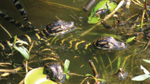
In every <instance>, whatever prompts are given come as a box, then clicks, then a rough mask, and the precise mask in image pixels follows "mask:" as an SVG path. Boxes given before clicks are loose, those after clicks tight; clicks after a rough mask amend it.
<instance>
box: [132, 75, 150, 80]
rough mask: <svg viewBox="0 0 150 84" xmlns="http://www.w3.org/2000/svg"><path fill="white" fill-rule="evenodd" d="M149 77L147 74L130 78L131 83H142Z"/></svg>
mask: <svg viewBox="0 0 150 84" xmlns="http://www.w3.org/2000/svg"><path fill="white" fill-rule="evenodd" d="M149 77H150V75H148V74H143V75H138V76H135V77H133V78H132V80H133V81H144V80H145V79H147V78H149Z"/></svg>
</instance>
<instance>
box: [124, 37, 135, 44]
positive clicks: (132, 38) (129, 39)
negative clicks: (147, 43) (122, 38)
mask: <svg viewBox="0 0 150 84" xmlns="http://www.w3.org/2000/svg"><path fill="white" fill-rule="evenodd" d="M135 38H136V37H135V36H133V37H130V38H128V39H127V40H126V43H129V42H131V41H133V40H134V39H135Z"/></svg>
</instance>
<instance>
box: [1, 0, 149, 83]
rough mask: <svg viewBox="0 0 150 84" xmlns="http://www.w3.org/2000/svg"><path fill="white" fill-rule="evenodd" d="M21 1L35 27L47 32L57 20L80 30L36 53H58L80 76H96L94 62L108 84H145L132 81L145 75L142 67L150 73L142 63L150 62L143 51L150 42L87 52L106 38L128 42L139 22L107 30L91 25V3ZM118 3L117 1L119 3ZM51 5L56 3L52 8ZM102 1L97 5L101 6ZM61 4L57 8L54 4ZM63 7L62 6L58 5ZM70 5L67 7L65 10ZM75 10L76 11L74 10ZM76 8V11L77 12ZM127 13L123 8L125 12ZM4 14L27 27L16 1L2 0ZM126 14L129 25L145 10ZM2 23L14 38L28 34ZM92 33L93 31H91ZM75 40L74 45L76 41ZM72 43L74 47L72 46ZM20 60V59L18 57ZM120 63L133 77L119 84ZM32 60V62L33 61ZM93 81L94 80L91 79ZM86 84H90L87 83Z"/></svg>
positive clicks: (73, 79) (16, 77)
mask: <svg viewBox="0 0 150 84" xmlns="http://www.w3.org/2000/svg"><path fill="white" fill-rule="evenodd" d="M42 1H44V2H41V1H38V0H20V2H21V4H22V5H23V7H24V8H25V10H26V11H27V15H28V18H29V20H30V21H31V22H32V24H33V25H34V26H36V27H38V28H39V29H41V30H42V29H43V28H44V27H45V26H46V25H47V24H48V23H50V22H53V21H55V20H56V19H57V18H59V19H62V20H65V21H74V22H75V25H76V26H77V30H75V31H73V32H71V33H68V34H66V35H64V36H59V37H57V38H56V39H55V40H54V41H52V39H53V38H52V37H51V40H49V41H48V42H49V43H51V46H47V47H46V46H45V47H44V48H49V49H51V51H47V52H42V51H41V50H42V48H41V47H42V46H43V45H44V44H40V45H35V46H34V47H33V51H38V52H42V53H48V54H51V53H56V54H57V55H58V56H59V57H60V59H61V60H62V61H64V60H65V59H69V60H70V61H71V64H70V67H69V70H70V71H71V72H72V73H77V74H80V75H85V74H87V73H89V74H93V72H92V69H91V67H90V65H89V63H88V60H92V61H93V62H94V64H95V66H96V69H97V71H98V73H99V74H100V77H101V78H104V79H106V81H107V84H131V83H132V84H140V83H141V84H142V83H143V84H145V83H148V82H149V80H146V81H145V82H133V81H131V78H132V77H134V76H136V75H139V74H143V72H142V71H141V70H140V68H139V66H140V64H142V65H143V66H144V67H145V68H147V69H148V70H149V65H148V64H146V63H144V62H143V61H142V59H148V58H149V56H150V53H149V47H148V48H147V49H146V50H145V51H142V50H143V48H144V47H145V45H146V44H147V42H148V40H145V39H140V40H139V41H134V42H132V43H129V47H128V48H127V49H125V50H121V51H111V52H110V51H104V50H97V49H94V48H93V46H92V45H90V46H89V47H88V49H87V50H86V49H85V45H86V44H89V43H92V42H93V41H94V40H95V39H98V38H100V37H101V36H103V34H115V35H119V36H120V37H122V39H121V40H122V41H124V42H125V40H126V39H127V37H130V36H126V33H127V32H129V30H130V28H131V25H132V22H134V21H135V19H136V18H133V19H131V20H129V22H128V24H126V25H125V26H122V27H118V28H116V29H113V30H112V29H106V28H105V27H104V26H103V25H98V26H96V27H94V26H95V25H90V24H88V23H87V17H88V16H89V14H90V12H85V11H83V7H85V6H86V4H87V2H89V0H42ZM116 1H117V0H116ZM50 2H53V4H51V3H50ZM97 2H98V1H96V3H97ZM54 3H57V4H54ZM58 3H59V4H58ZM62 5H66V6H69V7H66V6H62ZM71 7H73V8H71ZM74 8H76V9H74ZM122 9H123V8H122ZM0 10H2V11H3V12H5V13H7V14H9V15H10V16H11V17H13V18H15V19H16V20H17V21H19V22H20V23H23V20H22V17H21V15H20V14H19V12H18V11H17V10H16V8H15V6H14V4H13V1H12V0H0ZM123 10H124V12H121V13H119V15H121V14H123V13H124V15H123V16H122V17H120V18H121V20H123V21H125V20H126V19H127V18H129V17H131V16H132V15H133V14H136V13H142V8H141V7H139V6H135V5H132V6H131V8H130V9H129V10H125V9H123ZM80 17H82V19H80ZM107 22H108V23H109V25H113V19H112V18H111V19H109V20H107ZM0 23H1V24H2V25H3V26H4V27H5V28H6V29H7V30H8V31H9V32H10V34H11V35H12V36H14V35H23V34H25V33H26V32H24V31H21V30H20V29H17V28H16V27H15V26H14V25H11V24H10V23H8V22H7V21H5V20H4V19H3V18H1V17H0ZM89 30H90V31H89ZM0 32H1V35H0V39H1V40H5V39H8V38H10V37H9V36H8V35H7V33H5V31H4V30H3V29H0ZM122 32H124V33H122ZM72 40H74V41H72ZM70 41H72V46H71V44H70ZM17 55H18V54H16V60H17V61H16V62H19V63H21V62H22V61H23V59H22V58H20V57H17ZM18 56H19V55H18ZM33 59H34V60H37V62H35V63H33V64H32V65H31V64H29V66H32V67H33V68H36V67H40V66H42V64H40V61H39V59H43V58H42V57H35V58H33ZM118 59H120V61H119V63H120V68H123V69H125V70H126V71H127V72H128V74H129V76H128V77H127V79H125V80H122V81H119V80H117V76H114V74H115V73H116V71H117V70H118V67H117V66H118ZM31 60H32V59H31ZM24 76H25V72H23V71H22V72H20V73H19V74H12V75H10V76H8V77H7V78H6V79H4V80H1V81H0V84H18V83H19V82H20V81H21V80H22V79H23V78H24ZM84 78H85V77H83V76H76V75H71V76H70V79H69V80H66V81H65V82H64V84H80V83H81V81H82V80H83V79H84ZM88 80H91V79H88ZM84 84H86V83H85V82H84ZM91 84H92V83H91Z"/></svg>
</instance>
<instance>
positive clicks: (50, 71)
mask: <svg viewBox="0 0 150 84" xmlns="http://www.w3.org/2000/svg"><path fill="white" fill-rule="evenodd" d="M44 73H45V74H46V75H47V79H50V80H52V81H55V82H63V81H64V79H65V75H64V74H63V69H62V67H61V65H59V64H58V63H57V62H49V63H46V64H45V66H44Z"/></svg>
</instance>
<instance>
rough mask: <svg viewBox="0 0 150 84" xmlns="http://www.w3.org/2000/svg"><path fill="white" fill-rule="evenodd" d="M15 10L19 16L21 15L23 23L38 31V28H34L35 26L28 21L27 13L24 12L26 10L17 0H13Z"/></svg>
mask: <svg viewBox="0 0 150 84" xmlns="http://www.w3.org/2000/svg"><path fill="white" fill-rule="evenodd" d="M13 2H14V4H15V6H16V8H17V10H18V11H19V12H20V14H21V16H22V17H23V20H24V21H25V25H26V26H27V27H28V28H30V29H32V30H34V31H36V32H39V29H38V28H36V27H35V26H33V25H32V23H31V22H30V21H29V19H28V17H27V14H26V11H25V10H24V8H23V7H22V5H21V4H20V2H19V1H18V0H13Z"/></svg>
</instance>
